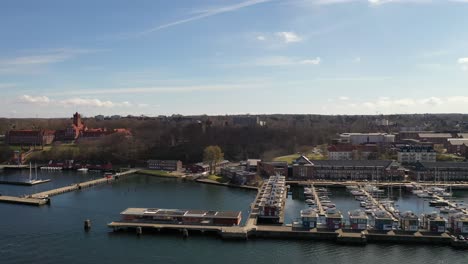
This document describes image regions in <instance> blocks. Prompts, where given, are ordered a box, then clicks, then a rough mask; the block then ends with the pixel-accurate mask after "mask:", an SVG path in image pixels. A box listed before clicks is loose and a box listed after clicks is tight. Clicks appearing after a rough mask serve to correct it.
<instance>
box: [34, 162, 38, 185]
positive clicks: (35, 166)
mask: <svg viewBox="0 0 468 264" xmlns="http://www.w3.org/2000/svg"><path fill="white" fill-rule="evenodd" d="M34 168H35V169H36V181H37V163H35V164H34Z"/></svg>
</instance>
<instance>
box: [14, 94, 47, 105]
mask: <svg viewBox="0 0 468 264" xmlns="http://www.w3.org/2000/svg"><path fill="white" fill-rule="evenodd" d="M18 102H19V103H27V104H48V103H50V99H49V97H47V96H31V95H27V94H25V95H21V96H20V97H18Z"/></svg>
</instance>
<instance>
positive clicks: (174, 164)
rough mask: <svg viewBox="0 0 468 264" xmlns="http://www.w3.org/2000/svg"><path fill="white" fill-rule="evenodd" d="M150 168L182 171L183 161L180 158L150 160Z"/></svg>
mask: <svg viewBox="0 0 468 264" xmlns="http://www.w3.org/2000/svg"><path fill="white" fill-rule="evenodd" d="M148 169H151V170H163V171H181V170H182V161H180V160H148Z"/></svg>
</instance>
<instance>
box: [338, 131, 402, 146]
mask: <svg viewBox="0 0 468 264" xmlns="http://www.w3.org/2000/svg"><path fill="white" fill-rule="evenodd" d="M340 141H341V142H342V143H350V144H352V145H361V144H370V143H377V144H385V143H393V142H395V135H391V134H387V133H343V134H341V135H340Z"/></svg>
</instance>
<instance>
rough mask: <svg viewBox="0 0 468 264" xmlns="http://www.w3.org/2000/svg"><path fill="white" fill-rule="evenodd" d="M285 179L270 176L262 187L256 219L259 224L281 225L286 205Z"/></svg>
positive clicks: (278, 176)
mask: <svg viewBox="0 0 468 264" xmlns="http://www.w3.org/2000/svg"><path fill="white" fill-rule="evenodd" d="M285 183H286V178H285V177H284V176H280V175H276V176H270V178H269V179H268V180H266V181H265V183H264V184H263V185H262V188H261V189H260V194H259V200H258V201H257V206H258V211H259V213H258V217H257V220H258V222H259V223H267V224H281V223H282V221H283V219H282V218H283V216H284V205H285V203H286V192H287V191H286V185H285Z"/></svg>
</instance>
